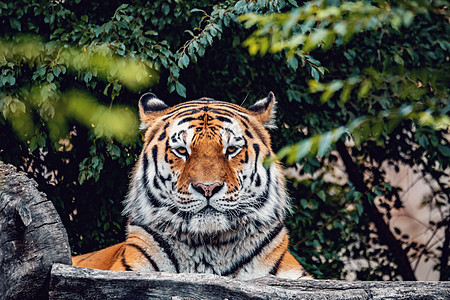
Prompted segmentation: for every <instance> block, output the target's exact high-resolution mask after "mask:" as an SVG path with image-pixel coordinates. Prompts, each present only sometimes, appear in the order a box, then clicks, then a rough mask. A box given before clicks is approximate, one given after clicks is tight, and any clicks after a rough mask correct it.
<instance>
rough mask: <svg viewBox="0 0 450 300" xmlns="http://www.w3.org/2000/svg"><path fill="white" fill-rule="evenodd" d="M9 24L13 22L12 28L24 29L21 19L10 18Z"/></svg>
mask: <svg viewBox="0 0 450 300" xmlns="http://www.w3.org/2000/svg"><path fill="white" fill-rule="evenodd" d="M9 24H11V28H12V29H16V30H17V31H22V25H21V24H20V22H19V20H17V19H16V18H10V19H9Z"/></svg>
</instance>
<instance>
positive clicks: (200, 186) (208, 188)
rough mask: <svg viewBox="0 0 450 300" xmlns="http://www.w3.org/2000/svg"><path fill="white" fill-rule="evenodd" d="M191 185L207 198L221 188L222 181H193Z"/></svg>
mask: <svg viewBox="0 0 450 300" xmlns="http://www.w3.org/2000/svg"><path fill="white" fill-rule="evenodd" d="M192 187H193V188H194V190H196V191H197V192H199V193H200V194H202V195H203V196H205V197H206V198H207V199H209V198H211V197H212V196H213V195H214V194H216V193H217V192H218V191H220V190H221V189H222V187H223V183H218V182H214V183H194V184H192Z"/></svg>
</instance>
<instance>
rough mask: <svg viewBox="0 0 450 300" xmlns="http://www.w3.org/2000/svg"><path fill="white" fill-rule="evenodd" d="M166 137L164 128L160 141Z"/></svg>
mask: <svg viewBox="0 0 450 300" xmlns="http://www.w3.org/2000/svg"><path fill="white" fill-rule="evenodd" d="M165 138H166V131H165V130H164V131H163V133H161V135H160V136H159V138H158V141H162V140H163V139H165Z"/></svg>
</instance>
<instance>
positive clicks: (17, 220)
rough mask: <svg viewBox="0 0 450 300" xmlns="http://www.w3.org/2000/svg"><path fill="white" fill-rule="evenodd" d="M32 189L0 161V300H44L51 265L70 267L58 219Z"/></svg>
mask: <svg viewBox="0 0 450 300" xmlns="http://www.w3.org/2000/svg"><path fill="white" fill-rule="evenodd" d="M36 186H37V184H36V182H35V181H34V180H31V179H29V178H27V177H26V174H25V173H22V172H17V171H16V169H15V168H14V167H13V166H11V165H6V164H4V163H3V162H1V161H0V233H1V234H0V299H37V298H39V299H41V298H47V297H48V282H49V279H50V269H51V266H52V264H54V263H64V264H72V261H71V255H70V247H69V242H68V238H67V233H66V230H65V228H64V226H63V224H62V223H61V219H60V217H59V215H58V213H57V212H56V210H55V208H54V206H53V204H52V203H51V202H50V201H49V200H47V198H46V195H45V194H43V193H40V192H39V191H38V190H37V189H36Z"/></svg>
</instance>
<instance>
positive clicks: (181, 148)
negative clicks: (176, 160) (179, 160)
mask: <svg viewBox="0 0 450 300" xmlns="http://www.w3.org/2000/svg"><path fill="white" fill-rule="evenodd" d="M175 151H177V152H178V154H180V155H187V154H188V152H187V149H186V148H184V147H178V148H177V149H175Z"/></svg>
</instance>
